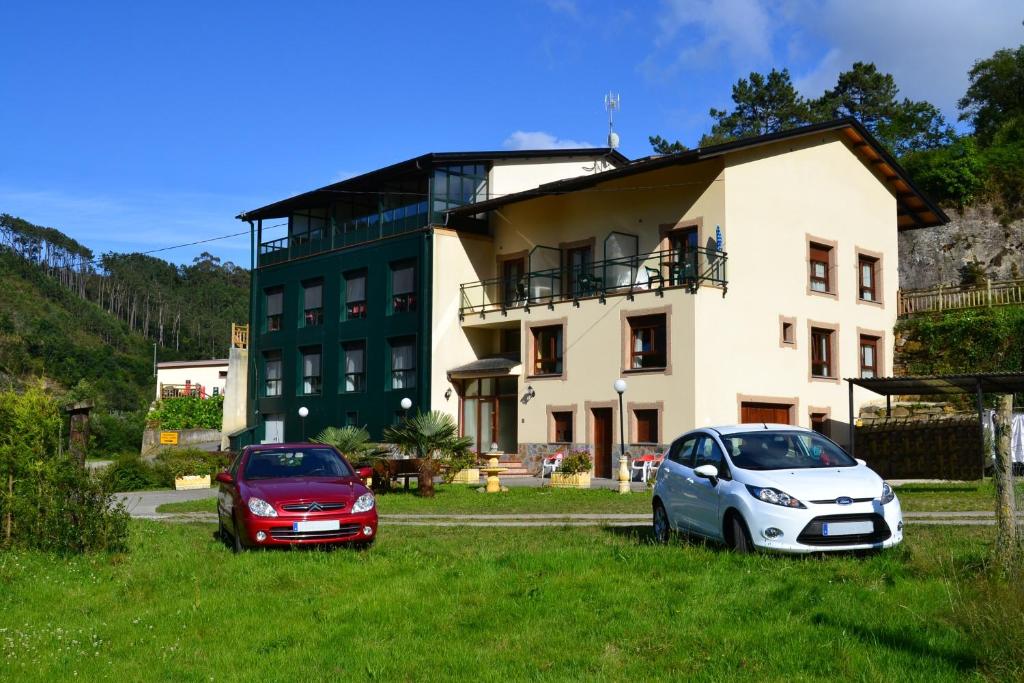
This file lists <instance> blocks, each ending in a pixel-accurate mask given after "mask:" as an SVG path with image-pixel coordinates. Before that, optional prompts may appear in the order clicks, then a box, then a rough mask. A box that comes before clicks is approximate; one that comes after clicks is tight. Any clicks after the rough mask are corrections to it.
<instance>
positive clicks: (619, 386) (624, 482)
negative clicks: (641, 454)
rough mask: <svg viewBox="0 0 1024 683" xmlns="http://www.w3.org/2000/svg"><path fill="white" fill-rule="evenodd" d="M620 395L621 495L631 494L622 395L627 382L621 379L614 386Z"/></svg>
mask: <svg viewBox="0 0 1024 683" xmlns="http://www.w3.org/2000/svg"><path fill="white" fill-rule="evenodd" d="M612 387H613V388H614V389H615V393H617V394H618V395H619V493H629V458H628V457H627V456H626V428H625V425H626V418H625V412H624V410H623V408H622V395H623V394H625V393H626V380H624V379H622V378H619V379H617V380H615V384H613V385H612Z"/></svg>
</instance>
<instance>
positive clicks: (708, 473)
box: [693, 465, 718, 484]
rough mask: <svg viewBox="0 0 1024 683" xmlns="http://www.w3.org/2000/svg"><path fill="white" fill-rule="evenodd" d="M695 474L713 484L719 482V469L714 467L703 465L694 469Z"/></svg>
mask: <svg viewBox="0 0 1024 683" xmlns="http://www.w3.org/2000/svg"><path fill="white" fill-rule="evenodd" d="M693 473H694V474H696V475H697V476H698V477H701V478H702V479H710V480H711V483H712V484H715V483H717V482H718V468H717V467H715V466H714V465H701V466H700V467H696V468H694V470H693Z"/></svg>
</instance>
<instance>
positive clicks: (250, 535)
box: [217, 443, 377, 552]
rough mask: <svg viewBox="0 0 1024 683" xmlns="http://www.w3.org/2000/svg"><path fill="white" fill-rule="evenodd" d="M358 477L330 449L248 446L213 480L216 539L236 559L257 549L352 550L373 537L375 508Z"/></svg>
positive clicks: (304, 445) (359, 474) (292, 445)
mask: <svg viewBox="0 0 1024 683" xmlns="http://www.w3.org/2000/svg"><path fill="white" fill-rule="evenodd" d="M371 474H372V470H371V469H370V468H368V467H365V468H362V469H360V470H358V471H357V470H355V469H354V468H353V467H352V465H351V464H350V463H349V461H348V460H346V459H345V456H343V455H342V454H341V453H339V452H338V451H337V450H336V449H335V448H333V447H331V446H325V445H323V444H311V443H282V444H266V445H261V446H249V447H247V448H246V449H244V450H243V451H242V453H241V454H240V455H239V456H238V457H237V458H235V461H234V462H233V463H232V464H231V467H230V468H229V469H227V470H225V471H224V472H221V473H220V474H218V475H217V481H218V482H220V493H218V494H217V522H218V525H219V527H220V535H221V538H223V539H224V540H225V541H228V540H231V541H232V542H233V543H234V550H235V552H241V551H242V550H244V549H245V548H255V547H260V546H289V545H295V544H299V545H309V544H326V543H351V544H353V545H357V546H362V547H367V546H369V545H370V544H372V543H373V540H374V538H376V536H377V504H376V501H375V500H374V497H373V493H371V492H370V490H369V489H368V488H366V486H364V485H363V478H365V477H369V476H370V475H371Z"/></svg>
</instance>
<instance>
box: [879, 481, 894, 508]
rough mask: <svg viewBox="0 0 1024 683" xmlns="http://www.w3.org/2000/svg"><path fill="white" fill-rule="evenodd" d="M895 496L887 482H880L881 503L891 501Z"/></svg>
mask: <svg viewBox="0 0 1024 683" xmlns="http://www.w3.org/2000/svg"><path fill="white" fill-rule="evenodd" d="M895 497H896V492H895V491H893V490H892V487H891V486H889V483H888V482H885V481H883V482H882V505H885V504H886V503H891V502H892V499H893V498H895Z"/></svg>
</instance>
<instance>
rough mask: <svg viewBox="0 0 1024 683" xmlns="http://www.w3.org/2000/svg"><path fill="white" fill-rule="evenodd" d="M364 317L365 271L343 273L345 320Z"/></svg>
mask: <svg viewBox="0 0 1024 683" xmlns="http://www.w3.org/2000/svg"><path fill="white" fill-rule="evenodd" d="M365 317H366V271H365V270H357V271H353V272H351V273H345V318H346V319H348V320H353V319H356V318H365Z"/></svg>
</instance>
